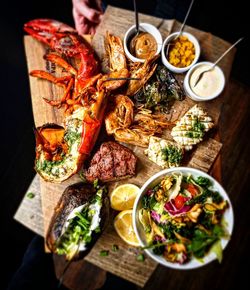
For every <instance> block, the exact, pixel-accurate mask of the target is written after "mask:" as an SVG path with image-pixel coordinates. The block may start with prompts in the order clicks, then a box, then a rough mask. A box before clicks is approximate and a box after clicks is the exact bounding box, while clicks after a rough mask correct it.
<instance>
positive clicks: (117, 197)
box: [110, 183, 140, 211]
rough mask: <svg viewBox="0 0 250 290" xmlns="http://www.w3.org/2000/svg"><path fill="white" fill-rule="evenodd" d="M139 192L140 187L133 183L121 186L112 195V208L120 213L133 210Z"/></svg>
mask: <svg viewBox="0 0 250 290" xmlns="http://www.w3.org/2000/svg"><path fill="white" fill-rule="evenodd" d="M139 190H140V189H139V187H138V186H136V185H134V184H131V183H126V184H122V185H119V186H118V187H116V188H115V189H114V190H113V191H112V193H111V195H110V204H111V207H112V208H113V209H115V210H119V211H122V210H128V209H132V208H133V205H134V202H135V198H136V196H137V194H138V192H139Z"/></svg>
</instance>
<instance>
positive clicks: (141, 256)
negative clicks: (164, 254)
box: [136, 254, 145, 262]
mask: <svg viewBox="0 0 250 290" xmlns="http://www.w3.org/2000/svg"><path fill="white" fill-rule="evenodd" d="M136 260H137V261H139V262H144V261H145V256H144V255H143V254H138V255H137V256H136Z"/></svg>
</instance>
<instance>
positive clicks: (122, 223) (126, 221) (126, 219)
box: [114, 209, 140, 247]
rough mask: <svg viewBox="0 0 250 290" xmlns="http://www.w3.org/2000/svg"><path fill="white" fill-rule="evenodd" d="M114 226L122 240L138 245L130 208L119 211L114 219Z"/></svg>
mask: <svg viewBox="0 0 250 290" xmlns="http://www.w3.org/2000/svg"><path fill="white" fill-rule="evenodd" d="M114 227H115V230H116V232H117V234H118V235H119V236H120V237H121V238H122V239H123V241H124V242H126V243H127V244H129V245H131V246H135V247H139V246H140V243H139V241H138V239H137V237H136V235H135V232H134V229H133V224H132V210H131V209H130V210H124V211H121V212H120V213H119V214H118V215H117V216H116V217H115V220H114Z"/></svg>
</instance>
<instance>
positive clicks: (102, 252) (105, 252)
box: [100, 250, 109, 257]
mask: <svg viewBox="0 0 250 290" xmlns="http://www.w3.org/2000/svg"><path fill="white" fill-rule="evenodd" d="M108 255H109V251H108V250H101V251H100V256H101V257H107V256H108Z"/></svg>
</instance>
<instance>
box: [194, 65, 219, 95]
mask: <svg viewBox="0 0 250 290" xmlns="http://www.w3.org/2000/svg"><path fill="white" fill-rule="evenodd" d="M210 67H211V65H206V64H204V65H201V66H199V67H197V68H196V69H195V70H194V72H193V73H192V75H191V77H190V81H189V84H190V88H191V90H192V91H193V92H194V93H195V94H196V95H197V96H199V97H204V98H206V97H211V96H213V95H215V94H217V93H218V92H219V91H220V90H221V88H222V85H223V80H222V77H221V74H220V72H219V70H218V69H217V68H216V67H215V68H214V69H213V70H210V71H208V72H205V73H204V74H203V76H202V78H201V79H200V81H199V82H198V84H197V85H196V86H194V84H195V82H196V80H197V79H198V77H199V75H200V73H202V72H203V71H205V70H207V69H209V68H210Z"/></svg>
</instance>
